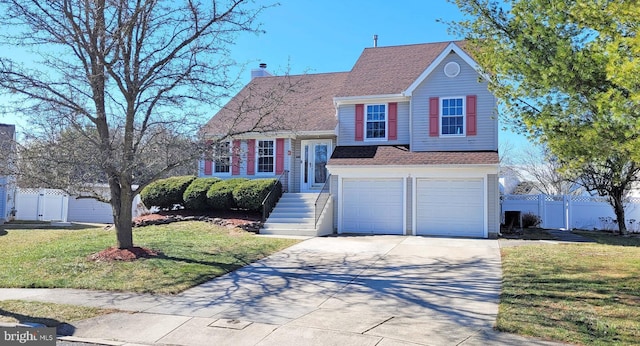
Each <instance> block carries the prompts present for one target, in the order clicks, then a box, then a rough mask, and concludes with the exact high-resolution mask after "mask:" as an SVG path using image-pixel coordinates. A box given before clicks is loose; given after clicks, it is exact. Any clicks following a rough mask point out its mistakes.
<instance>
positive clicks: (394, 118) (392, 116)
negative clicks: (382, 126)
mask: <svg viewBox="0 0 640 346" xmlns="http://www.w3.org/2000/svg"><path fill="white" fill-rule="evenodd" d="M388 139H389V140H390V141H393V140H396V139H398V103H397V102H391V103H389V136H388Z"/></svg>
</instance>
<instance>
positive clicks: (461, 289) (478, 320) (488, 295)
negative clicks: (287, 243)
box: [74, 236, 501, 345]
mask: <svg viewBox="0 0 640 346" xmlns="http://www.w3.org/2000/svg"><path fill="white" fill-rule="evenodd" d="M500 281H501V267H500V251H499V246H498V242H497V241H496V240H486V239H450V238H427V237H405V236H338V237H324V238H313V239H309V240H306V241H304V242H301V243H299V244H297V245H295V246H292V247H290V248H288V249H286V250H284V251H281V252H279V253H277V254H274V255H272V256H270V257H268V258H266V259H264V260H261V261H258V262H256V263H253V264H251V265H249V266H246V267H244V268H242V269H240V270H237V271H235V272H233V273H230V274H228V275H225V276H223V277H220V278H217V279H214V280H212V281H209V282H207V283H205V284H203V285H200V286H197V287H194V288H192V289H189V290H187V291H185V292H183V293H181V294H179V295H176V296H170V297H166V296H163V297H162V298H161V299H158V300H157V301H158V304H157V305H154V306H151V307H148V308H146V309H144V310H143V311H142V312H141V313H138V314H133V315H131V316H129V317H127V316H112V319H113V320H114V321H112V322H111V323H118V322H117V321H120V322H119V323H120V325H118V326H111V327H112V328H111V330H113V331H114V332H113V335H108V334H109V332H108V329H109V328H108V327H107V324H101V322H105V318H102V321H100V318H98V319H97V320H95V321H91V320H86V321H80V322H78V323H77V324H75V325H74V326H75V328H76V333H75V334H74V336H79V337H88V338H105V337H106V338H110V339H116V340H124V338H123V337H122V335H125V334H126V335H135V333H136V323H135V322H133V321H132V319H135V318H138V317H136V315H140V317H144V318H146V319H147V320H148V323H151V324H153V323H156V324H160V323H165V324H167V327H166V333H165V332H164V331H160V332H158V333H155V334H154V333H150V332H149V333H146V334H147V335H146V336H141V337H139V338H137V339H136V338H133V339H134V340H131V338H130V340H126V341H129V342H139V343H149V344H151V343H158V344H181V345H199V344H202V345H210V344H212V343H214V344H234V345H239V344H246V345H295V344H298V345H299V344H305V345H330V344H336V345H340V344H343V345H344V344H349V345H411V344H418V345H458V344H464V343H466V342H468V344H474V340H475V342H478V343H479V344H482V342H483V340H484V341H488V340H493V339H492V338H494V337H495V332H493V331H492V327H493V325H494V323H495V320H496V316H497V312H498V302H499V293H500ZM157 316H172V317H173V319H172V320H166V321H165V320H162V319H161V318H160V319H158V318H157ZM127 319H129V321H127ZM161 320H162V321H161ZM100 325H102V327H101V328H102V330H101V331H99V332H98V331H97V329H98V328H99V327H98V326H100ZM138 328H140V326H138ZM116 331H117V332H116ZM137 331H139V329H137ZM105 334H107V335H105ZM116 334H119V335H120V337H119V336H118V335H116ZM494 341H495V340H494Z"/></svg>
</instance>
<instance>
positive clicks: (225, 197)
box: [207, 178, 249, 210]
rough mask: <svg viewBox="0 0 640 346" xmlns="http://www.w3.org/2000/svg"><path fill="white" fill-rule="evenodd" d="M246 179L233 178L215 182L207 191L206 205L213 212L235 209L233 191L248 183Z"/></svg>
mask: <svg viewBox="0 0 640 346" xmlns="http://www.w3.org/2000/svg"><path fill="white" fill-rule="evenodd" d="M248 180H249V179H246V178H233V179H228V180H223V181H220V182H217V183H215V184H213V185H211V187H210V188H209V190H208V191H207V204H208V205H209V206H210V207H211V208H212V209H215V210H229V209H231V208H235V207H236V203H235V201H234V200H233V189H234V188H235V187H236V186H238V185H239V184H242V183H244V182H245V181H248Z"/></svg>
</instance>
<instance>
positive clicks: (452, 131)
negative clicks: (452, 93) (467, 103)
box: [440, 97, 465, 136]
mask: <svg viewBox="0 0 640 346" xmlns="http://www.w3.org/2000/svg"><path fill="white" fill-rule="evenodd" d="M464 118H465V111H464V97H442V98H440V134H441V135H443V136H464V134H465V129H464V122H465V119H464Z"/></svg>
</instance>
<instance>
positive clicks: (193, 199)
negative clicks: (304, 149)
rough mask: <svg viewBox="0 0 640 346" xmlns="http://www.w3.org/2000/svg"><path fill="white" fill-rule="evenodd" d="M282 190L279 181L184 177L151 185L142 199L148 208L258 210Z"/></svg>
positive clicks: (143, 192)
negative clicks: (273, 191) (271, 194)
mask: <svg viewBox="0 0 640 346" xmlns="http://www.w3.org/2000/svg"><path fill="white" fill-rule="evenodd" d="M274 185H275V189H276V190H278V191H277V192H280V191H282V184H281V183H280V182H279V181H277V180H276V179H253V180H249V179H246V178H234V179H227V180H222V179H219V178H196V177H194V176H180V177H171V178H166V179H160V180H157V181H154V182H153V183H151V184H149V185H147V187H145V188H144V189H142V191H141V192H140V198H141V199H142V202H143V203H144V204H145V205H146V206H147V207H152V206H155V207H158V208H160V209H172V208H174V207H175V206H182V207H184V208H185V209H188V210H200V211H202V210H208V209H213V210H229V209H233V208H239V209H246V210H254V211H258V210H260V208H261V207H262V201H263V200H264V199H265V197H266V196H267V194H268V193H269V191H271V189H272V188H274Z"/></svg>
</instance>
